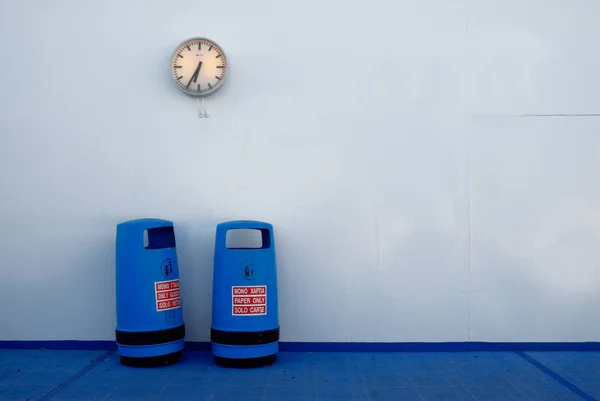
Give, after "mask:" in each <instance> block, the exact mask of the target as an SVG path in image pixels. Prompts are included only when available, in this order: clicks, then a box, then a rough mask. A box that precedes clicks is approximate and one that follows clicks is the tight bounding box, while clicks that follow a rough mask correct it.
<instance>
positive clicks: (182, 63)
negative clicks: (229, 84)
mask: <svg viewBox="0 0 600 401" xmlns="http://www.w3.org/2000/svg"><path fill="white" fill-rule="evenodd" d="M171 75H172V76H173V80H175V84H176V85H177V87H178V88H179V89H181V90H182V91H184V92H185V93H187V94H188V95H192V96H208V95H212V94H213V93H215V92H216V91H218V90H219V89H220V88H221V86H222V85H223V81H224V80H225V77H226V75H227V58H226V56H225V52H224V51H223V49H222V48H221V46H219V45H218V44H217V43H215V42H214V41H212V40H210V39H206V38H191V39H188V40H185V41H183V42H182V43H180V44H179V46H177V48H176V49H175V51H174V52H173V55H172V57H171Z"/></svg>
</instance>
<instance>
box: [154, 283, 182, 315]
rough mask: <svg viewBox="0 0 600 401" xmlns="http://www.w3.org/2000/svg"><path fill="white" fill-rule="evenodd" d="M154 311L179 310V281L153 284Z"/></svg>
mask: <svg viewBox="0 0 600 401" xmlns="http://www.w3.org/2000/svg"><path fill="white" fill-rule="evenodd" d="M154 295H155V301H156V311H157V312H161V311H165V310H169V309H177V308H181V291H180V289H179V280H170V281H159V282H156V283H154Z"/></svg>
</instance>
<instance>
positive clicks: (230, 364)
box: [214, 354, 277, 368]
mask: <svg viewBox="0 0 600 401" xmlns="http://www.w3.org/2000/svg"><path fill="white" fill-rule="evenodd" d="M214 358H215V362H216V363H217V365H220V366H224V367H227V368H259V367H262V366H271V365H272V364H273V363H275V359H276V358H277V354H273V355H267V356H261V357H259V358H223V357H221V356H215V357H214Z"/></svg>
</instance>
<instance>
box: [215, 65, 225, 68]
mask: <svg viewBox="0 0 600 401" xmlns="http://www.w3.org/2000/svg"><path fill="white" fill-rule="evenodd" d="M217 68H225V66H224V65H218V66H217Z"/></svg>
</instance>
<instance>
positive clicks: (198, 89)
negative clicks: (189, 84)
mask: <svg viewBox="0 0 600 401" xmlns="http://www.w3.org/2000/svg"><path fill="white" fill-rule="evenodd" d="M198 92H200V84H198Z"/></svg>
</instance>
